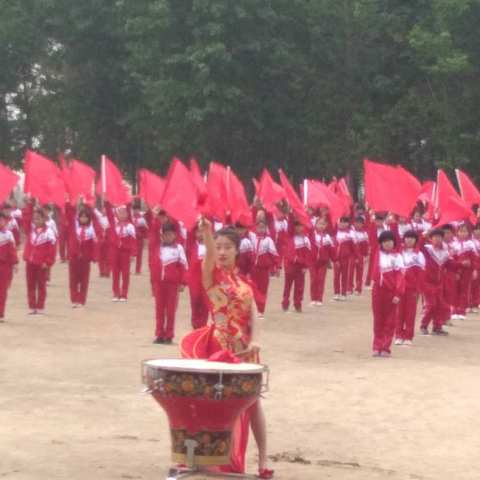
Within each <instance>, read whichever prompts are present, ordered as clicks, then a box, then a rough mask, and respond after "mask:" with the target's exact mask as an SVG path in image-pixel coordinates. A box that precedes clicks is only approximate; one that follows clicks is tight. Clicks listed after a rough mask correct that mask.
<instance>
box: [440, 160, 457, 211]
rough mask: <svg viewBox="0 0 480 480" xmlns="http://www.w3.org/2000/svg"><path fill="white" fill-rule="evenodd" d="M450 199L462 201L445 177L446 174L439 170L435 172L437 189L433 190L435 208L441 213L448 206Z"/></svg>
mask: <svg viewBox="0 0 480 480" xmlns="http://www.w3.org/2000/svg"><path fill="white" fill-rule="evenodd" d="M450 197H453V198H455V199H458V200H460V201H463V200H462V199H461V197H460V195H459V194H458V192H457V191H456V190H455V187H454V186H453V185H452V182H450V180H449V178H448V177H447V174H446V173H445V172H444V171H443V170H440V169H439V170H438V172H437V188H436V190H435V208H437V209H438V210H440V212H441V211H442V209H443V208H444V207H446V206H448V205H449V203H450Z"/></svg>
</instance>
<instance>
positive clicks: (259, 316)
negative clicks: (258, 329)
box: [257, 313, 265, 320]
mask: <svg viewBox="0 0 480 480" xmlns="http://www.w3.org/2000/svg"><path fill="white" fill-rule="evenodd" d="M257 318H258V319H259V320H263V319H264V318H265V315H264V314H263V313H259V314H258V317H257Z"/></svg>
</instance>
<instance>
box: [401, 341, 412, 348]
mask: <svg viewBox="0 0 480 480" xmlns="http://www.w3.org/2000/svg"><path fill="white" fill-rule="evenodd" d="M403 345H405V346H406V347H411V346H412V345H413V342H412V341H411V340H404V341H403Z"/></svg>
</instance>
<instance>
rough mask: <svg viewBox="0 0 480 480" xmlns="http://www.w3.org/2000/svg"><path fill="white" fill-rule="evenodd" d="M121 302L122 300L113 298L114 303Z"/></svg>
mask: <svg viewBox="0 0 480 480" xmlns="http://www.w3.org/2000/svg"><path fill="white" fill-rule="evenodd" d="M119 301H120V299H119V298H118V297H113V298H112V302H119Z"/></svg>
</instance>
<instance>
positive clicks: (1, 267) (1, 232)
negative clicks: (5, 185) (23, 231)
mask: <svg viewBox="0 0 480 480" xmlns="http://www.w3.org/2000/svg"><path fill="white" fill-rule="evenodd" d="M7 222H8V216H7V215H6V214H5V213H3V212H0V322H3V321H4V320H3V319H4V317H5V305H6V303H7V292H8V289H9V288H10V284H11V280H12V277H13V269H14V267H15V265H16V264H17V263H18V257H17V250H16V248H15V238H14V236H13V233H12V232H11V231H10V230H9V229H8V228H7Z"/></svg>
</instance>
